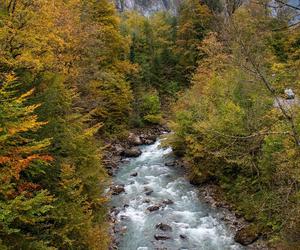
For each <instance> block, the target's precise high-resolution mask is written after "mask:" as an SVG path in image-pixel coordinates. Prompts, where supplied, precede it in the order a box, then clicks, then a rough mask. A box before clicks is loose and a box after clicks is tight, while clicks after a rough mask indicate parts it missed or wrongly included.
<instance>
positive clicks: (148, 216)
mask: <svg viewBox="0 0 300 250" xmlns="http://www.w3.org/2000/svg"><path fill="white" fill-rule="evenodd" d="M160 142H161V141H160V140H158V141H157V142H156V143H155V144H153V145H151V146H143V147H141V149H142V152H143V153H142V155H141V156H140V157H138V158H134V159H130V161H129V162H127V163H124V165H123V166H121V168H120V170H119V171H118V173H117V175H116V177H115V179H114V182H115V183H116V184H124V185H125V192H124V193H121V194H120V195H117V196H114V197H113V198H112V206H115V207H117V208H120V209H122V210H121V212H120V213H119V214H118V215H117V220H118V222H117V225H116V226H117V227H119V228H122V230H121V231H122V232H120V233H119V234H118V235H117V239H118V241H119V248H118V249H120V250H155V249H161V250H162V249H164V250H179V249H180V250H201V249H204V250H226V249H242V247H241V246H240V245H238V244H237V243H235V242H234V240H233V235H232V234H231V233H230V231H229V230H228V229H227V228H226V226H225V225H224V223H223V222H222V221H221V220H220V219H219V218H218V216H217V211H215V210H213V209H212V208H209V207H208V206H207V205H206V204H205V203H204V202H201V200H199V198H198V195H197V189H196V188H195V187H193V186H192V185H191V184H189V182H188V181H187V180H186V178H185V177H184V175H183V173H182V170H180V169H178V168H176V167H168V166H166V165H165V163H167V162H170V161H172V160H173V156H172V150H171V149H170V148H161V147H160ZM134 173H137V176H132V174H134ZM134 175H136V174H134ZM152 190H153V192H152V193H151V191H152ZM147 192H148V195H147V194H146V193H147ZM171 201H172V202H173V204H170V203H172V202H171ZM155 205H159V207H160V208H159V210H155V211H152V212H150V211H149V210H148V209H147V208H149V207H151V206H155ZM160 223H163V224H162V225H163V226H160V227H159V226H157V225H158V224H160ZM161 229H163V230H161ZM155 236H156V238H161V237H163V238H168V239H165V240H157V239H155Z"/></svg>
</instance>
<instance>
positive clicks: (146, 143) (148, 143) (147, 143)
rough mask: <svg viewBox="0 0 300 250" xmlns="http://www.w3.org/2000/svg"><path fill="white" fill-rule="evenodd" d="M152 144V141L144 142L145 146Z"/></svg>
mask: <svg viewBox="0 0 300 250" xmlns="http://www.w3.org/2000/svg"><path fill="white" fill-rule="evenodd" d="M154 143H155V141H153V140H144V144H145V145H152V144H154Z"/></svg>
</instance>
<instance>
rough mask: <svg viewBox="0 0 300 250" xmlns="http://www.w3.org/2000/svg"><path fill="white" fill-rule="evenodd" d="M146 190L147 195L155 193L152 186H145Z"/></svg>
mask: <svg viewBox="0 0 300 250" xmlns="http://www.w3.org/2000/svg"><path fill="white" fill-rule="evenodd" d="M144 192H145V195H148V196H149V195H151V194H152V193H153V190H152V189H151V188H148V187H145V188H144Z"/></svg>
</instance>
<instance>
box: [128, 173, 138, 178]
mask: <svg viewBox="0 0 300 250" xmlns="http://www.w3.org/2000/svg"><path fill="white" fill-rule="evenodd" d="M130 176H132V177H137V176H138V173H137V172H135V173H132V174H131V175H130Z"/></svg>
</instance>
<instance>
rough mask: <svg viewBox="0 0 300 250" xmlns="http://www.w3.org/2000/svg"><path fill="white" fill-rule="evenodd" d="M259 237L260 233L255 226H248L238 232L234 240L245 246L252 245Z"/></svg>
mask: <svg viewBox="0 0 300 250" xmlns="http://www.w3.org/2000/svg"><path fill="white" fill-rule="evenodd" d="M258 237H259V232H258V230H257V228H256V227H255V225H248V226H245V227H243V228H242V229H240V230H239V231H237V233H236V235H235V237H234V240H235V241H236V242H238V243H240V244H242V245H244V246H247V245H250V244H252V243H253V242H254V241H256V240H257V239H258Z"/></svg>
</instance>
